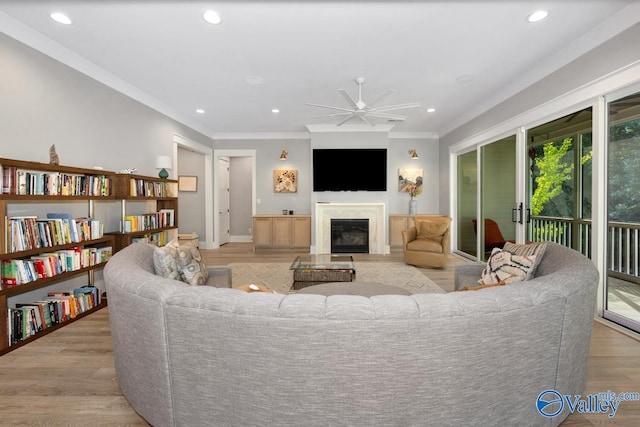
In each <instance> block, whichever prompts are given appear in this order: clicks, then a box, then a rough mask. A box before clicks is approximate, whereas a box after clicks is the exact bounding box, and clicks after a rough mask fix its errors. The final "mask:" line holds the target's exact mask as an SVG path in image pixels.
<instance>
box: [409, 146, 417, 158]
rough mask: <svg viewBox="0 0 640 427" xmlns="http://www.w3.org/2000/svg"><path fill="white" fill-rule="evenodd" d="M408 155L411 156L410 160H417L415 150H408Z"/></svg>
mask: <svg viewBox="0 0 640 427" xmlns="http://www.w3.org/2000/svg"><path fill="white" fill-rule="evenodd" d="M409 154H411V160H417V159H418V158H419V157H418V153H416V150H415V149H414V148H412V149H411V150H409Z"/></svg>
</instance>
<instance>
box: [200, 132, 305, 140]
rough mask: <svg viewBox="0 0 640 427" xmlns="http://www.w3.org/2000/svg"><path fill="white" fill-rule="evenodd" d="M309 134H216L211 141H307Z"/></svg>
mask: <svg viewBox="0 0 640 427" xmlns="http://www.w3.org/2000/svg"><path fill="white" fill-rule="evenodd" d="M310 137H311V135H309V132H218V133H214V134H213V135H212V136H211V138H213V140H222V139H309V138H310Z"/></svg>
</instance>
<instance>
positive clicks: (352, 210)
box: [315, 203, 386, 254]
mask: <svg viewBox="0 0 640 427" xmlns="http://www.w3.org/2000/svg"><path fill="white" fill-rule="evenodd" d="M343 218H363V219H365V218H366V219H368V220H369V253H370V254H384V253H385V243H384V238H385V235H386V227H385V204H384V203H316V209H315V226H316V227H315V243H316V249H315V252H316V253H318V254H328V253H331V220H332V219H343Z"/></svg>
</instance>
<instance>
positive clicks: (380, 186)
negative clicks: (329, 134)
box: [313, 148, 387, 191]
mask: <svg viewBox="0 0 640 427" xmlns="http://www.w3.org/2000/svg"><path fill="white" fill-rule="evenodd" d="M313 191H387V150H386V148H351V149H348V148H321V149H314V150H313Z"/></svg>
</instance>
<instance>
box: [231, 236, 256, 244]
mask: <svg viewBox="0 0 640 427" xmlns="http://www.w3.org/2000/svg"><path fill="white" fill-rule="evenodd" d="M229 242H231V243H251V242H253V236H252V235H250V234H249V235H246V236H229Z"/></svg>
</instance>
